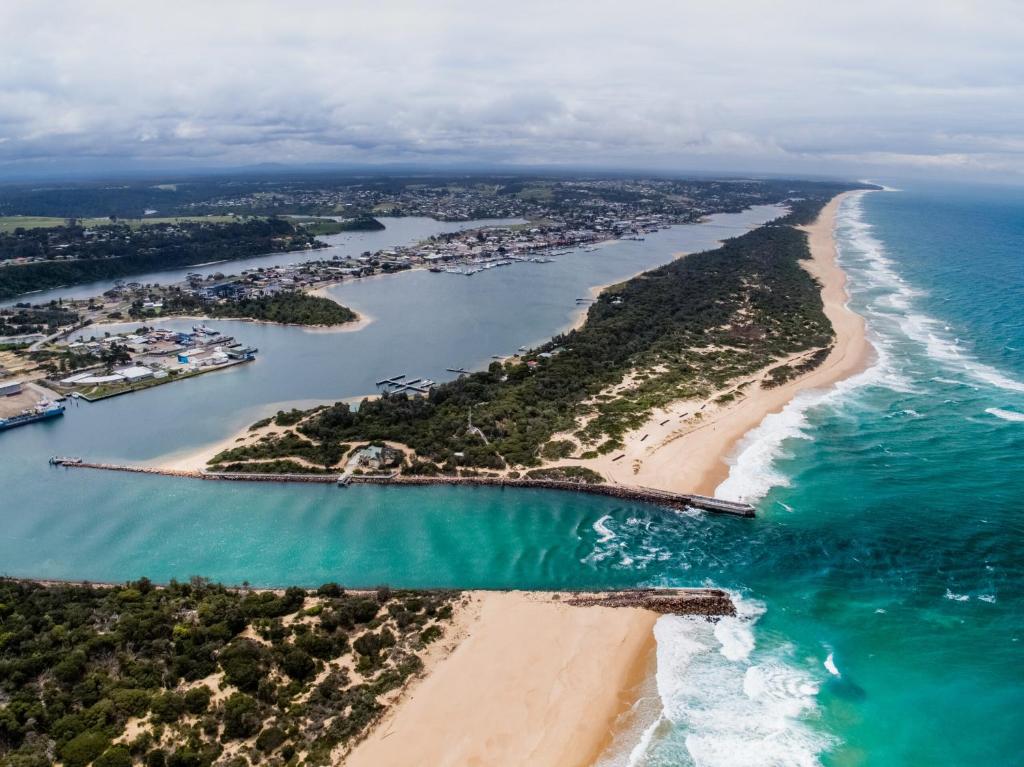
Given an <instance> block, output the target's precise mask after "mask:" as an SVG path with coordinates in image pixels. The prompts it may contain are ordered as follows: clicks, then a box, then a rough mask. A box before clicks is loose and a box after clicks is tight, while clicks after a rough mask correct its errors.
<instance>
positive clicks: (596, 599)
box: [565, 589, 736, 618]
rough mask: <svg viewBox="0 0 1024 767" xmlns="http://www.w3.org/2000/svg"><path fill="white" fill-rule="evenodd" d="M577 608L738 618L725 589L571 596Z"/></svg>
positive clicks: (633, 591) (645, 591)
mask: <svg viewBox="0 0 1024 767" xmlns="http://www.w3.org/2000/svg"><path fill="white" fill-rule="evenodd" d="M565 604H568V605H572V606H574V607H638V608H640V609H643V610H651V611H652V612H656V613H661V614H663V615H667V614H671V615H703V616H705V617H708V618H721V617H723V616H735V615H736V605H734V604H733V603H732V599H731V598H730V597H729V594H728V592H726V591H723V590H722V589H634V590H630V591H610V592H608V593H606V594H585V595H579V596H570V597H569V598H568V599H566V600H565Z"/></svg>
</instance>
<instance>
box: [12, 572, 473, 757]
mask: <svg viewBox="0 0 1024 767" xmlns="http://www.w3.org/2000/svg"><path fill="white" fill-rule="evenodd" d="M458 599H459V594H458V593H456V592H440V591H438V592H412V591H392V590H391V589H389V588H387V587H386V586H381V587H378V588H377V589H376V590H375V591H363V592H347V591H346V590H345V589H343V588H342V587H340V586H339V585H337V584H333V583H330V584H325V585H323V586H321V587H320V588H319V589H316V590H313V591H307V590H305V589H302V588H288V589H284V590H280V591H255V590H252V589H249V588H246V587H243V588H239V589H229V588H225V587H224V586H220V585H217V584H214V583H210V582H209V581H207V580H205V579H202V578H193V579H192V580H190V581H189V582H187V583H178V582H175V581H172V582H171V583H170V584H169V585H167V586H166V587H157V586H154V585H153V584H152V583H151V582H150V581H148V580H146V579H145V578H143V579H141V580H138V581H132V582H129V583H125V584H122V585H117V586H91V585H88V584H85V585H74V584H52V585H40V584H36V583H31V582H24V581H17V580H9V579H2V580H0V767H48V766H49V765H52V764H54V763H55V762H57V761H60V763H61V764H62V765H63V767H86V766H87V765H90V764H92V765H93V767H129V766H130V765H133V764H142V765H145V767H209V765H212V764H213V763H214V762H217V764H218V765H224V766H225V767H247V766H248V765H254V764H263V765H268V766H275V765H284V764H295V763H298V762H299V761H304V763H305V764H309V765H326V764H331V763H333V759H332V753H334V752H336V751H338V750H344V749H345V747H346V746H347V745H349V744H351V743H353V742H354V741H356V740H357V739H358V738H359V737H360V736H361V735H362V734H363V733H365V732H366V730H367V729H368V728H369V727H370V725H371V724H373V723H374V722H375V721H377V720H378V719H379V718H380V716H381V715H382V714H383V713H384V712H385V711H386V709H387V706H388V703H389V702H390V701H391V700H392V699H393V696H388V695H387V694H388V692H390V691H392V690H395V689H396V688H399V687H402V686H403V685H404V684H405V683H406V682H407V681H408V680H409V679H410V677H412V676H413V675H415V674H416V673H417V672H418V671H419V670H420V669H421V668H422V665H423V662H422V659H421V655H422V653H423V651H424V650H425V648H426V647H427V646H428V645H429V644H430V643H431V642H434V641H436V640H437V639H438V638H440V637H441V636H442V635H443V634H444V633H445V631H446V629H447V626H448V624H449V622H450V620H451V618H452V615H453V607H454V606H455V605H456V603H457V600H458Z"/></svg>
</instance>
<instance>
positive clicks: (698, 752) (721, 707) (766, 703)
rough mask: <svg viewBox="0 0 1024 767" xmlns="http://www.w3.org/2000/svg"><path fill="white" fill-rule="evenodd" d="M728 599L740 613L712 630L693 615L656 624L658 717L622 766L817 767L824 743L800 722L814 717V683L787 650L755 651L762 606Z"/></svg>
mask: <svg viewBox="0 0 1024 767" xmlns="http://www.w3.org/2000/svg"><path fill="white" fill-rule="evenodd" d="M733 598H734V601H735V602H736V604H737V611H738V615H737V616H736V618H731V619H728V620H727V621H720V622H719V623H718V624H717V625H715V626H711V625H709V624H708V623H707V622H706V621H704V620H701V619H697V618H693V617H681V616H675V615H666V616H663V617H661V618H659V619H658V622H657V623H656V624H655V627H654V635H655V638H656V640H657V643H658V650H657V662H658V669H657V679H656V682H657V690H658V696H659V698H660V699H661V705H662V711H661V716H660V718H658V719H656V720H655V721H654V722H653V723H652V724H650V725H649V726H647V727H646V729H645V730H644V731H643V733H642V734H640V736H639V739H638V743H637V744H636V746H635V747H634V748H633V749H632V751H631V753H630V755H629V759H628V760H626V761H624V763H625V764H627V765H628V766H629V767H641V766H642V765H645V764H649V763H655V762H656V763H658V764H666V763H671V764H677V763H685V764H690V763H692V764H695V765H697V767H732V766H733V765H749V766H751V767H753V766H757V765H765V766H767V765H806V766H807V767H810V766H811V765H817V764H819V759H818V757H819V754H821V753H822V752H823V751H824V750H825V749H826V748H827V747H828V746H829V744H830V740H829V739H828V738H827V736H825V735H823V734H821V733H820V732H817V731H815V730H814V729H812V728H811V727H810V726H808V724H807V722H806V721H805V719H806V717H808V716H812V715H813V714H814V713H815V711H816V701H815V696H816V695H817V693H818V683H817V682H816V681H815V680H814V679H813V678H812V677H811V676H810V675H809V674H808V673H807V672H805V671H803V670H802V669H801V668H799V667H798V666H796V665H795V664H794V663H793V662H792V661H791V659H790V658H789V653H790V651H789V649H788V648H785V647H783V648H779V649H778V650H776V651H773V652H763V651H762V652H758V651H757V650H756V647H755V642H754V632H753V628H754V625H755V624H756V622H757V618H758V617H759V616H760V615H761V613H763V611H764V607H763V605H761V604H760V603H757V602H752V601H750V600H745V599H742V598H740V597H739V596H738V595H734V597H733ZM730 621H731V622H730ZM723 623H725V625H726V626H727V627H728V628H727V629H726V630H725V631H722V630H720V627H721V626H722V624H723ZM741 629H742V630H741ZM744 631H746V632H749V634H744ZM740 636H742V637H743V638H742V640H739V639H738V637H740Z"/></svg>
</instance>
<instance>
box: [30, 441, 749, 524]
mask: <svg viewBox="0 0 1024 767" xmlns="http://www.w3.org/2000/svg"><path fill="white" fill-rule="evenodd" d="M50 464H51V465H53V466H61V467H65V468H69V469H100V470H104V471H124V472H131V473H135V474H157V475H161V476H167V477H180V478H184V479H204V480H225V481H234V482H302V483H319V484H337V485H338V486H340V487H348V486H349V485H350V484H351V485H355V484H373V485H407V486H424V485H470V486H475V487H513V488H516V487H521V488H536V489H541V490H563V491H570V492H576V493H589V494H591V495H603V496H607V497H610V498H620V499H622V500H625V501H636V502H639V503H651V504H654V505H656V506H663V507H666V508H670V509H676V510H678V511H685V510H688V509H700V510H701V511H708V512H712V513H715V514H728V515H730V516H734V517H746V518H752V517H754V516H755V514H756V511H755V509H754V507H753V506H751V505H750V504H749V503H740V502H738V501H727V500H724V499H722V498H712V497H710V496H707V495H698V494H696V493H673V492H669V491H668V490H658V489H656V488H653V487H643V486H637V487H630V486H626V485H609V484H604V483H594V484H587V483H584V482H571V481H569V480H558V479H530V478H523V477H520V478H518V479H511V478H509V477H418V476H417V477H414V476H404V475H400V474H399V475H396V474H381V475H376V476H374V475H352V474H347V473H345V472H331V473H326V472H325V473H323V474H269V473H268V474H258V473H252V474H250V473H243V472H213V471H205V470H202V471H180V470H172V469H161V468H158V467H152V466H130V465H122V464H108V463H91V462H88V461H83V460H82V459H81V458H64V457H61V456H54V457H53V458H51V459H50Z"/></svg>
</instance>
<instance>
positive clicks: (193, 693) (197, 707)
mask: <svg viewBox="0 0 1024 767" xmlns="http://www.w3.org/2000/svg"><path fill="white" fill-rule="evenodd" d="M212 697H213V691H212V690H211V689H210V688H209V687H207V686H206V685H205V684H204V685H202V686H200V687H193V688H192V689H191V690H189V691H188V692H186V693H185V710H186V711H188V712H189V713H190V714H201V713H203V712H204V711H206V708H207V706H209V705H210V699H211V698H212Z"/></svg>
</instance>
